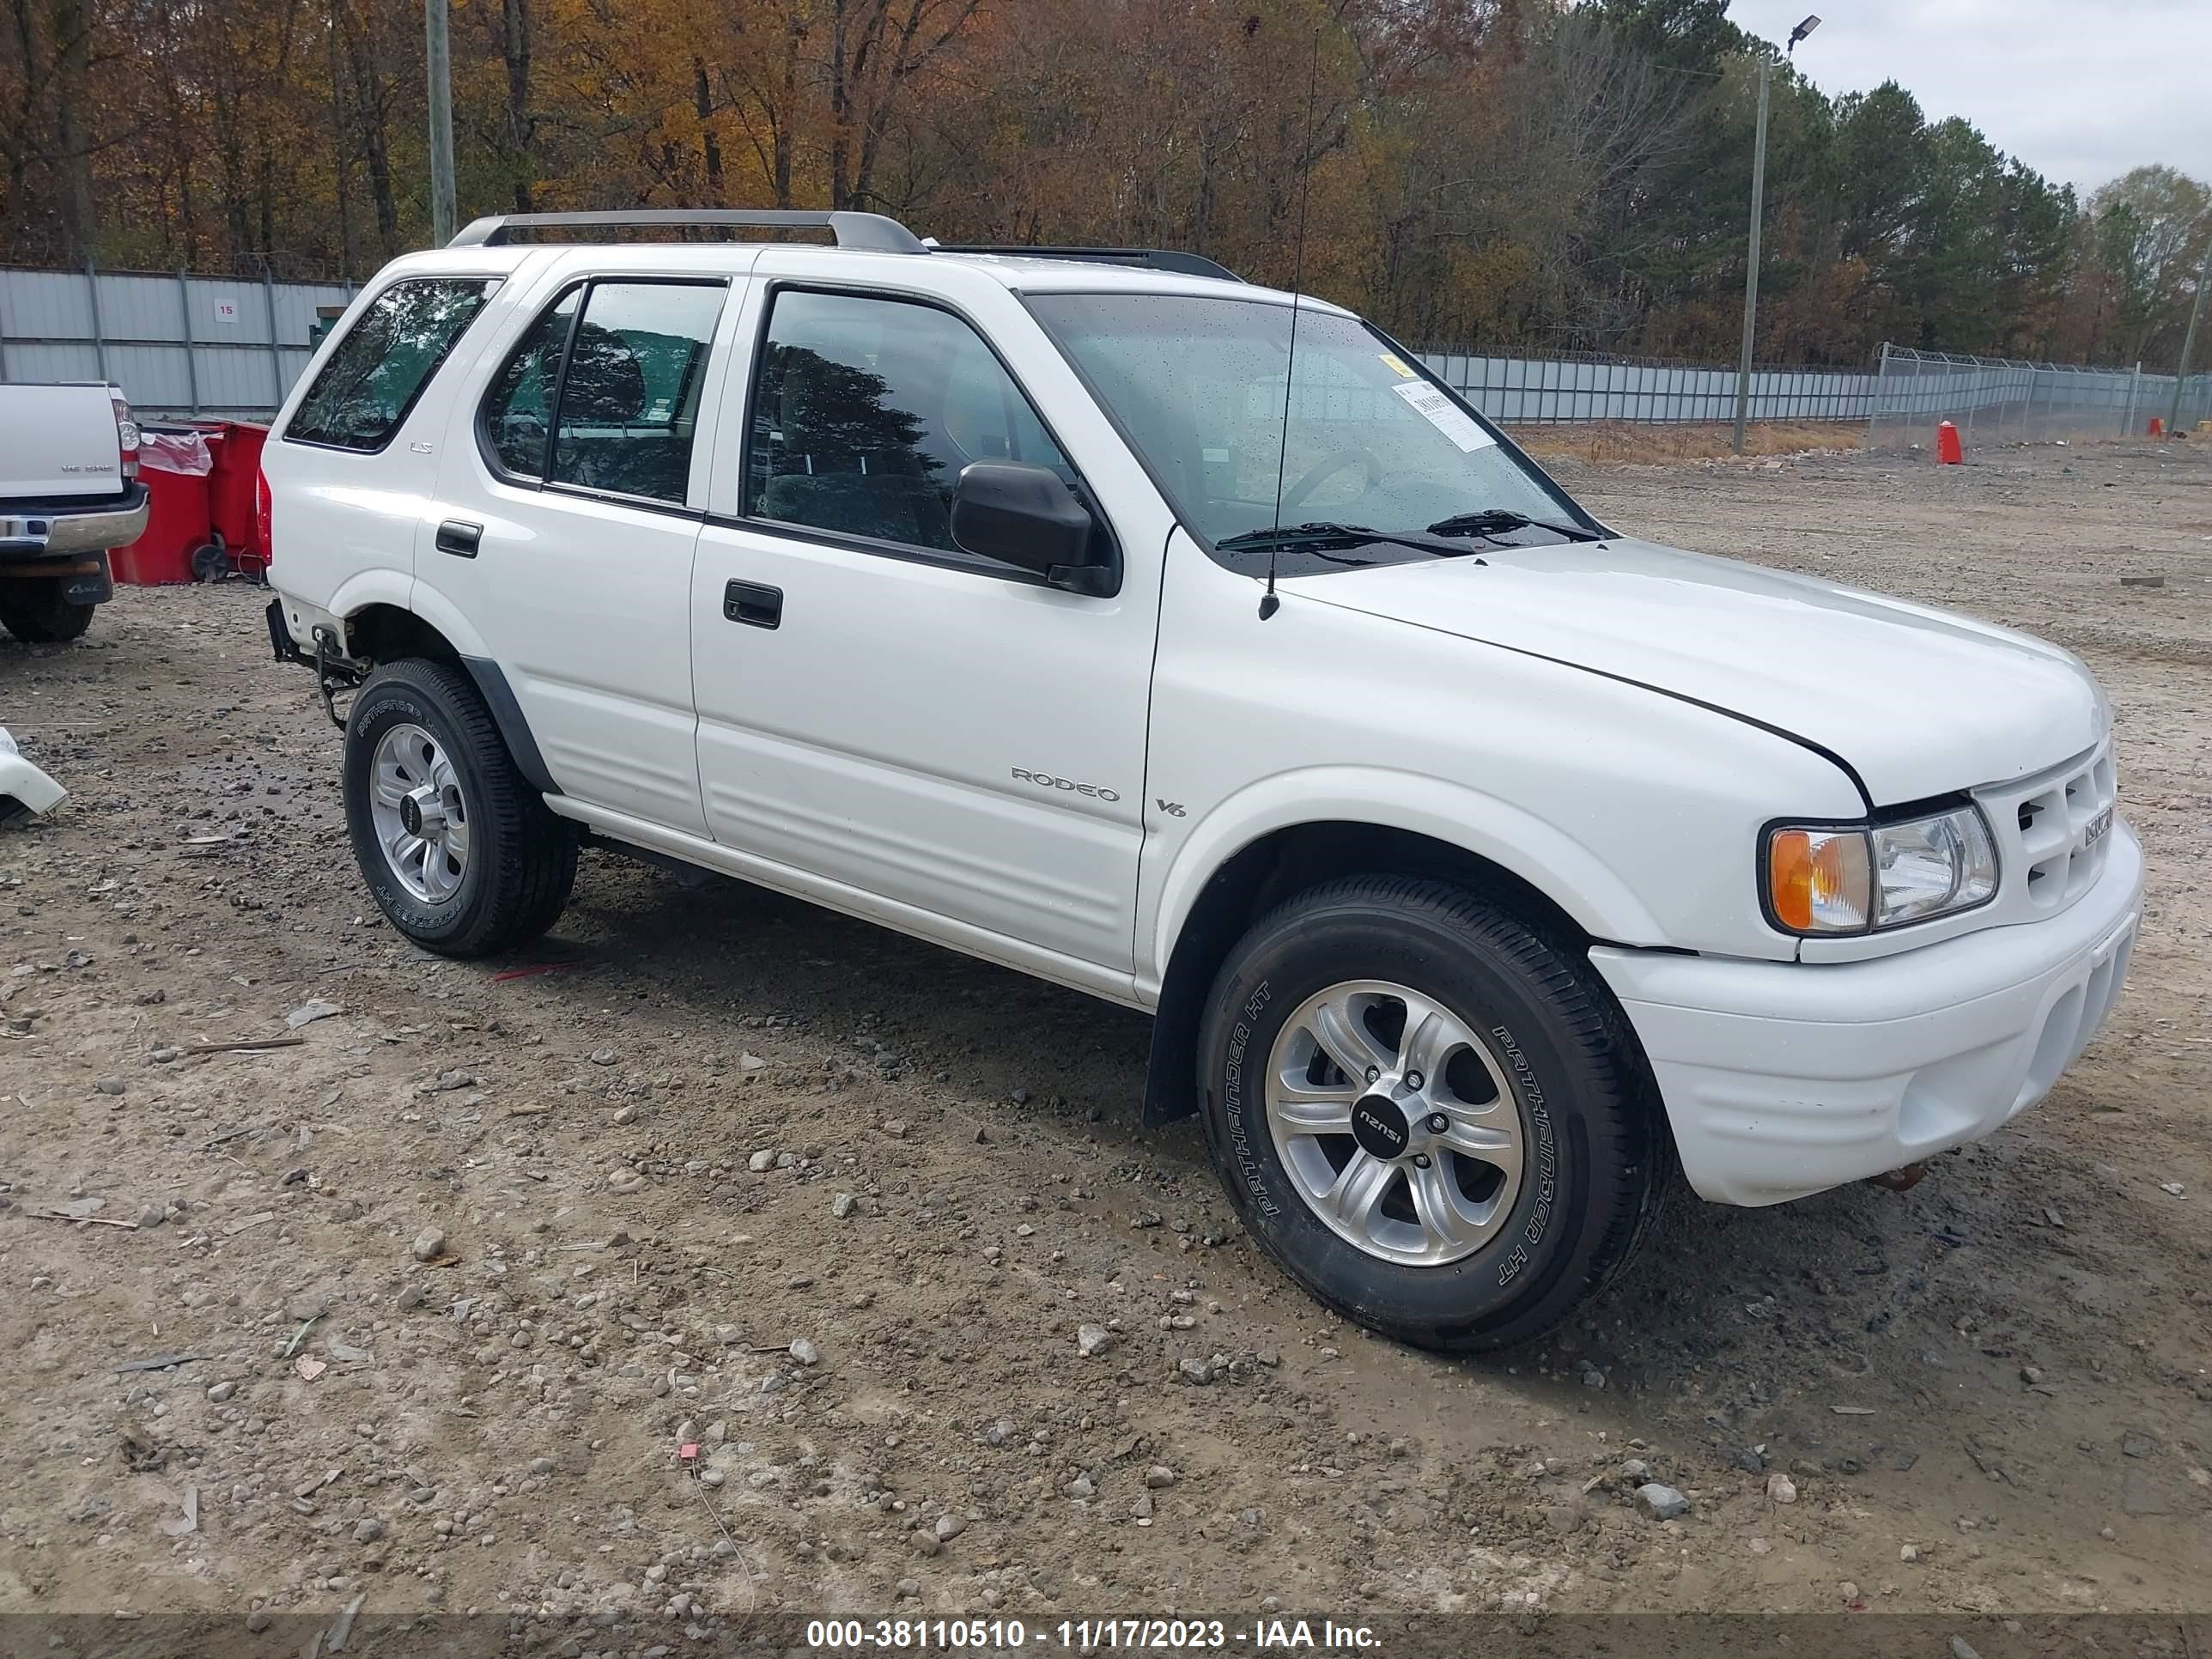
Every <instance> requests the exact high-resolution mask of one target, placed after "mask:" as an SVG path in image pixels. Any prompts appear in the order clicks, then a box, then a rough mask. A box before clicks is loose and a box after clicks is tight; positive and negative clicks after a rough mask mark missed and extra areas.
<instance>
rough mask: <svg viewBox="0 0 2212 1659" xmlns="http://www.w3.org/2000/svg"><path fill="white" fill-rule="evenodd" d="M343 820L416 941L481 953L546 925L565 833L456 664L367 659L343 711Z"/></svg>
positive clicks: (563, 871)
mask: <svg viewBox="0 0 2212 1659" xmlns="http://www.w3.org/2000/svg"><path fill="white" fill-rule="evenodd" d="M345 803H346V826H347V829H348V830H349V832H350V834H351V836H352V838H353V848H354V858H355V860H356V862H357V863H358V864H359V865H360V866H361V872H362V876H363V877H364V878H366V879H367V880H368V890H369V893H370V895H371V896H373V897H374V899H375V901H376V904H377V908H379V909H380V910H382V911H383V912H384V914H385V915H386V917H387V918H389V919H390V921H391V922H392V926H393V927H397V928H398V929H399V931H400V932H401V933H404V934H406V935H407V937H408V938H410V939H413V940H414V941H415V942H416V944H417V945H422V947H423V948H424V949H426V950H430V951H438V952H439V953H440V954H441V955H444V956H449V957H480V956H489V955H491V954H493V953H495V952H497V951H503V950H507V949H509V948H510V947H512V946H513V945H521V944H526V943H527V942H528V941H530V940H531V939H536V938H537V937H538V935H539V934H541V933H544V931H545V930H546V929H547V928H549V927H551V926H552V925H553V924H554V922H555V921H557V920H558V919H559V917H560V915H561V911H562V907H563V906H565V905H566V904H567V903H568V893H569V890H570V889H571V888H573V887H574V884H575V879H576V836H575V831H574V829H573V828H572V827H571V826H570V825H569V824H568V823H566V822H565V821H564V820H563V819H562V818H560V817H556V815H555V814H554V813H553V812H552V811H550V810H549V809H548V808H547V807H546V805H545V802H544V798H543V797H542V796H540V795H539V794H538V792H537V791H536V790H535V789H532V787H530V785H529V783H528V782H527V781H526V780H525V779H524V778H523V777H522V775H521V774H520V772H518V771H517V770H516V769H515V765H514V761H513V757H511V756H510V755H509V754H508V753H507V744H506V743H505V741H504V740H503V739H502V738H501V737H500V734H499V727H498V726H497V725H496V724H495V722H494V721H493V720H492V717H491V713H490V711H489V709H487V708H485V707H484V702H483V698H482V697H481V696H479V695H478V694H477V689H476V686H475V684H473V683H472V682H471V680H470V678H469V677H468V676H467V675H466V674H465V673H464V672H463V671H461V670H460V669H459V668H456V667H453V666H450V665H447V664H445V663H437V662H428V661H423V660H421V659H407V660H403V661H400V662H394V663H388V664H386V665H384V666H383V667H381V668H380V669H378V670H377V671H376V672H375V673H374V675H373V676H371V677H370V678H369V681H368V684H366V685H364V686H363V687H362V690H361V692H360V695H359V696H356V698H355V699H354V705H353V709H352V712H351V714H349V716H348V718H347V720H346V752H345Z"/></svg>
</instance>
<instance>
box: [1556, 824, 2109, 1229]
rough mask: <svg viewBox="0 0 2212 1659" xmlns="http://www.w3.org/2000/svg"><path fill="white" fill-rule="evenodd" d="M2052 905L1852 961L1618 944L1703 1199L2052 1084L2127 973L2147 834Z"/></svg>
mask: <svg viewBox="0 0 2212 1659" xmlns="http://www.w3.org/2000/svg"><path fill="white" fill-rule="evenodd" d="M2142 879H2143V859H2142V847H2141V846H2140V845H2139V844H2138V843H2137V842H2136V838H2135V836H2134V833H2133V832H2132V831H2131V830H2130V829H2128V827H2127V826H2126V825H2125V824H2124V823H2115V824H2114V825H2113V827H2112V851H2111V852H2110V854H2107V855H2106V860H2105V867H2104V871H2103V872H2102V874H2101V875H2100V878H2099V879H2098V881H2097V883H2096V884H2095V885H2094V886H2093V887H2092V888H2091V889H2090V890H2088V891H2087V893H2084V894H2083V895H2082V896H2081V898H2080V899H2078V900H2077V901H2075V902H2074V903H2073V904H2071V905H2069V907H2068V908H2066V909H2064V910H2063V911H2061V912H2059V914H2057V915H2055V916H2051V917H2050V918H2048V919H2046V920H2045V921H2033V922H2024V923H2021V924H2019V925H2016V926H2012V927H1990V928H1985V929H1984V930H1983V931H1981V932H1979V933H1966V934H1963V935H1961V936H1960V937H1958V938H1955V939H1946V940H1943V941H1942V942H1941V943H1938V944H1935V945H1923V946H1922V947H1920V948H1919V949H1917V950H1912V951H1901V952H1899V954H1897V955H1895V956H1891V957H1875V958H1873V959H1870V960H1868V961H1863V962H1849V963H1767V962H1741V961H1723V960H1717V959H1715V958H1711V957H1689V956H1674V955H1665V954H1659V953H1655V952H1651V951H1629V950H1621V949H1618V948H1615V947H1613V946H1609V945H1608V946H1601V947H1599V948H1598V949H1595V950H1594V951H1591V952H1590V961H1591V963H1593V965H1595V967H1596V969H1598V971H1599V972H1600V973H1601V974H1602V975H1605V978H1606V981H1607V984H1609V985H1611V986H1612V987H1613V993H1614V994H1615V995H1617V996H1618V997H1619V998H1620V1002H1621V1006H1622V1007H1623V1009H1624V1010H1625V1011H1626V1013H1627V1015H1628V1018H1629V1021H1630V1023H1631V1024H1632V1025H1633V1026H1634V1027H1635V1028H1636V1034H1637V1036H1638V1038H1640V1039H1641V1040H1642V1042H1643V1044H1644V1052H1645V1054H1647V1055H1649V1056H1650V1060H1651V1068H1652V1071H1653V1073H1655V1074H1656V1077H1657V1079H1658V1084H1659V1090H1660V1093H1661V1095H1662V1097H1664V1099H1665V1101H1666V1103H1667V1116H1668V1121H1669V1123H1670V1124H1671V1125H1672V1127H1673V1128H1674V1143H1675V1146H1676V1147H1677V1149H1678V1150H1679V1151H1680V1154H1681V1159H1682V1166H1683V1170H1684V1173H1686V1175H1687V1176H1689V1179H1690V1184H1691V1185H1692V1187H1694V1188H1696V1189H1697V1191H1698V1193H1699V1195H1700V1196H1701V1197H1704V1198H1708V1199H1711V1200H1715V1201H1716V1202H1719V1203H1723V1204H1749V1205H1758V1204H1778V1203H1781V1202H1783V1201H1784V1200H1788V1199H1792V1198H1802V1197H1803V1196H1805V1195H1806V1194H1808V1193H1817V1192H1821V1191H1825V1190H1826V1188H1830V1187H1837V1186H1841V1185H1842V1184H1844V1182H1850V1181H1857V1180H1863V1179H1864V1178H1865V1177H1866V1176H1873V1175H1880V1174H1881V1173H1882V1172H1884V1171H1885V1170H1894V1169H1898V1168H1899V1167H1901V1166H1902V1165H1905V1164H1911V1163H1913V1162H1915V1161H1916V1160H1917V1159H1920V1158H1926V1157H1929V1155H1931V1154H1933V1153H1936V1152H1944V1151H1947V1150H1948V1149H1949V1148H1951V1147H1953V1146H1963V1145H1964V1144H1966V1142H1968V1141H1972V1140H1978V1139H1982V1138H1983V1137H1984V1136H1985V1135H1988V1134H1990V1133H1993V1132H1994V1131H1995V1130H1996V1129H1997V1128H1998V1127H2001V1126H2002V1125H2003V1124H2004V1123H2006V1122H2008V1121H2010V1120H2011V1119H2012V1118H2013V1117H2015V1115H2018V1114H2019V1113H2020V1112H2021V1111H2023V1110H2025V1109H2027V1107H2029V1106H2031V1105H2033V1104H2034V1103H2035V1102H2037V1101H2039V1100H2040V1099H2041V1098H2042V1097H2044V1096H2045V1094H2047V1093H2049V1092H2050V1090H2051V1085H2052V1084H2053V1083H2055V1082H2057V1079H2058V1074H2059V1073H2061V1072H2063V1070H2065V1068H2066V1067H2067V1066H2069V1064H2071V1063H2072V1062H2073V1060H2075V1057H2076V1056H2078V1055H2079V1054H2081V1050H2082V1049H2083V1048H2086V1047H2087V1045H2088V1042H2089V1040H2090V1038H2092V1037H2093V1036H2096V1034H2097V1029H2098V1027H2099V1026H2100V1025H2101V1024H2103V1023H2104V1019H2105V1016H2106V1014H2107V1013H2108V1012H2111V1010H2112V1004H2113V1002H2114V1001H2115V1000H2118V996H2119V992H2120V987H2121V985H2122V984H2123V983H2124V981H2125V980H2126V978H2127V972H2128V961H2129V957H2130V954H2131V952H2132V951H2133V950H2134V946H2135V937H2136V922H2137V920H2138V918H2139V917H2140V915H2141V914H2142Z"/></svg>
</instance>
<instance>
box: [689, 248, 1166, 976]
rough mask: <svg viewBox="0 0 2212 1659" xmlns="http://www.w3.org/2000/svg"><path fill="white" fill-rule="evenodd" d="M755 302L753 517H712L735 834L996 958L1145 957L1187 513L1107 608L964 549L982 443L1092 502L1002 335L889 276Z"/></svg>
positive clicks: (711, 560)
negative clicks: (1166, 644)
mask: <svg viewBox="0 0 2212 1659" xmlns="http://www.w3.org/2000/svg"><path fill="white" fill-rule="evenodd" d="M999 295H1000V299H1001V300H1002V301H1005V302H1006V305H1008V306H1009V307H1012V308H1013V309H1014V311H1015V312H1016V313H1017V318H1018V321H1019V322H1020V323H1028V319H1027V317H1026V313H1019V311H1018V305H1016V304H1015V302H1014V301H1012V297H1011V296H1010V295H1006V293H1005V290H1004V289H1000V290H999ZM756 309H757V310H759V311H762V312H764V313H765V315H764V317H762V318H757V319H755V321H756V325H757V326H755V327H752V328H748V329H747V330H746V333H747V334H748V336H749V337H757V336H758V335H759V333H760V331H761V330H763V329H764V331H765V337H764V338H762V339H760V340H759V346H758V350H757V357H756V362H757V368H756V369H755V371H754V385H753V386H752V387H751V389H750V419H749V421H748V422H747V425H746V427H745V428H744V430H745V442H744V445H743V446H742V448H743V453H742V455H741V456H740V455H738V453H737V451H738V446H736V445H734V444H732V443H729V442H725V443H724V444H723V445H722V446H721V447H720V450H719V452H718V456H719V459H718V465H722V464H726V463H728V462H734V463H735V466H734V469H733V470H734V471H735V472H736V474H737V477H736V478H735V480H734V482H735V483H736V484H737V490H736V496H737V500H736V506H737V507H738V511H737V512H735V513H728V514H722V513H712V514H710V515H709V517H708V524H707V526H706V528H705V530H704V531H703V532H702V535H701V538H700V545H699V557H698V565H697V574H696V580H695V581H694V584H693V590H692V605H691V617H692V658H693V680H694V686H695V694H696V699H697V703H698V711H699V772H700V781H701V787H702V793H703V795H704V798H705V803H706V809H707V817H708V824H709V827H710V828H711V829H712V832H713V834H714V836H715V838H716V839H717V840H718V841H720V842H723V843H725V844H726V845H727V846H729V847H730V848H732V849H734V850H737V851H740V852H743V853H745V854H750V855H752V856H754V857H756V858H758V859H760V860H766V861H768V862H769V864H772V865H774V866H783V867H785V868H786V869H787V870H792V871H796V872H806V873H808V874H810V875H811V876H812V877H815V878H819V882H818V883H817V884H816V885H815V886H814V887H813V888H812V889H811V890H812V891H813V893H814V896H819V897H823V898H826V899H828V900H829V901H830V902H840V901H841V898H842V902H845V903H846V904H847V905H848V908H856V909H859V910H860V911H862V912H863V913H864V914H872V915H877V916H878V917H879V918H880V919H883V920H886V921H893V922H895V923H903V924H905V925H907V926H908V927H910V928H912V929H913V930H915V931H919V932H923V933H934V934H935V935H937V936H939V937H941V938H945V939H950V940H951V941H953V942H955V943H957V944H960V945H963V947H964V948H967V949H969V950H971V951H975V952H976V953H977V954H981V955H984V956H997V957H999V958H1000V959H1001V960H1007V961H1013V962H1018V963H1021V965H1024V966H1026V967H1029V968H1030V969H1033V970H1036V971H1042V972H1046V973H1048V974H1054V972H1055V966H1056V965H1055V963H1054V962H1053V961H1052V960H1051V958H1054V957H1057V958H1060V959H1062V960H1061V961H1060V963H1058V964H1057V976H1060V977H1062V978H1066V979H1068V980H1071V981H1074V982H1079V983H1082V982H1087V981H1089V980H1091V978H1094V977H1096V976H1097V974H1098V973H1100V972H1101V971H1103V973H1104V974H1107V975H1127V974H1128V972H1129V971H1130V968H1131V939H1132V931H1133V920H1132V918H1133V908H1134V904H1135V895H1136V877H1137V860H1138V854H1139V848H1140V845H1141V842H1142V840H1143V834H1144V814H1143V804H1144V782H1145V732H1146V698H1147V696H1148V691H1149V686H1150V679H1151V673H1152V649H1153V643H1154V635H1155V630H1156V627H1157V622H1158V593H1159V579H1158V551H1159V547H1160V544H1161V543H1162V542H1164V533H1165V532H1164V521H1163V523H1161V524H1160V525H1157V526H1155V525H1151V524H1148V523H1145V522H1144V521H1143V520H1142V519H1141V518H1139V519H1138V520H1135V523H1136V524H1137V525H1139V526H1141V528H1139V529H1138V530H1137V531H1136V533H1137V534H1139V535H1141V536H1143V537H1144V538H1145V539H1146V541H1148V542H1149V543H1150V545H1149V546H1143V545H1134V544H1131V543H1130V541H1129V537H1130V534H1131V531H1132V527H1133V526H1132V521H1131V520H1130V519H1128V518H1127V517H1125V518H1124V519H1123V520H1122V522H1121V525H1120V526H1118V529H1119V531H1120V532H1121V536H1122V538H1123V543H1122V546H1121V580H1120V584H1119V590H1118V592H1115V594H1114V595H1113V596H1112V597H1110V598H1091V597H1085V596H1083V595H1080V594H1076V593H1071V592H1065V591H1063V590H1061V589H1060V588H1057V587H1054V586H1048V585H1047V584H1045V583H1044V582H1042V580H1038V579H1036V578H1035V577H1032V576H1030V575H1028V574H1024V573H1023V572H1020V571H1017V570H1015V569H1012V568H1010V567H1007V566H1005V565H1002V564H999V563H997V562H994V561H991V560H987V559H982V558H979V557H976V556H974V555H971V554H969V553H966V552H963V551H962V550H959V549H958V548H957V547H955V546H954V545H953V544H952V540H951V534H950V531H949V520H948V513H949V505H950V501H951V489H952V485H953V483H954V481H955V480H956V479H957V477H958V475H959V472H960V469H961V468H962V467H963V466H964V465H967V464H969V462H971V461H976V460H984V459H992V460H1016V461H1024V462H1030V463H1033V464H1037V465H1046V466H1049V467H1052V468H1054V470H1055V471H1058V472H1059V473H1060V476H1061V477H1062V479H1063V480H1064V481H1066V483H1069V484H1070V486H1071V487H1072V488H1073V489H1076V490H1077V491H1078V493H1079V494H1080V495H1084V496H1085V498H1086V499H1090V500H1092V501H1094V503H1095V501H1096V496H1095V495H1094V494H1093V493H1092V492H1091V491H1090V490H1089V489H1086V487H1085V483H1084V482H1083V478H1082V476H1081V474H1080V473H1079V471H1078V468H1077V465H1075V463H1074V462H1073V460H1071V459H1070V455H1069V453H1068V451H1067V450H1066V449H1065V448H1064V447H1062V445H1061V444H1060V442H1059V441H1057V440H1056V439H1055V437H1054V435H1053V433H1052V432H1051V431H1050V430H1048V428H1047V426H1046V424H1045V422H1043V421H1042V419H1040V417H1039V416H1038V414H1037V412H1036V406H1035V405H1034V404H1032V403H1031V401H1030V399H1029V398H1028V397H1027V396H1026V395H1025V394H1024V391H1023V389H1022V387H1021V386H1019V385H1018V383H1017V382H1016V381H1015V380H1014V378H1013V377H1012V374H1009V373H1008V371H1007V370H1006V368H1005V367H1004V366H1003V364H1002V363H1001V362H1000V359H999V357H998V356H996V355H995V354H994V352H993V350H992V349H991V348H990V347H989V346H988V345H987V344H986V343H985V342H984V340H983V338H982V337H981V335H980V334H979V333H978V332H977V331H976V330H975V328H974V327H973V326H971V325H970V324H969V322H968V321H967V320H965V319H963V318H962V317H960V316H958V315H956V314H955V313H952V312H951V311H950V310H946V309H943V308H940V307H938V306H936V305H933V304H929V303H925V302H922V301H918V300H915V299H912V298H908V297H903V296H899V295H890V294H886V293H880V292H878V293H866V292H856V291H831V290H827V289H811V288H803V287H798V286H787V285H780V286H777V287H775V288H773V289H769V290H767V291H766V292H765V293H763V295H761V296H760V297H759V299H758V300H757V301H756ZM1029 326H1030V329H1031V331H1032V332H1035V325H1033V324H1029ZM1036 339H1037V340H1038V341H1039V343H1042V334H1041V333H1037V334H1036ZM737 381H738V376H736V375H734V374H733V375H732V386H731V390H730V392H729V393H728V394H727V407H728V409H729V416H727V417H726V423H725V428H724V429H725V431H726V432H727V431H729V430H731V427H730V425H729V422H731V421H733V420H734V419H735V417H736V415H737V413H738V409H739V407H740V398H741V389H740V388H739V386H738V384H737ZM1093 413H1094V415H1095V411H1094V412H1093ZM1094 441H1095V439H1094ZM1102 464H1107V465H1110V464H1112V461H1111V458H1102ZM1122 464H1124V465H1126V461H1124V462H1123V463H1122ZM1094 510H1095V507H1094ZM1102 533H1110V532H1102ZM824 884H826V885H824ZM797 885H798V886H799V888H800V890H809V889H808V886H807V884H805V883H800V884H797ZM836 889H842V890H844V893H843V894H842V895H841V894H840V893H839V892H838V891H837V890H836ZM862 896H872V897H873V898H874V899H877V900H881V901H886V902H885V903H878V904H871V903H868V902H855V901H856V900H858V899H860V898H861V897H862ZM994 941H996V942H998V943H994ZM1006 941H1014V942H1018V945H1021V946H1024V947H1027V948H1026V949H1025V950H1012V951H1009V950H1007V949H1005V948H1002V946H1003V943H1004V942H1006ZM1075 964H1082V965H1083V969H1082V970H1078V969H1076V967H1075Z"/></svg>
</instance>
